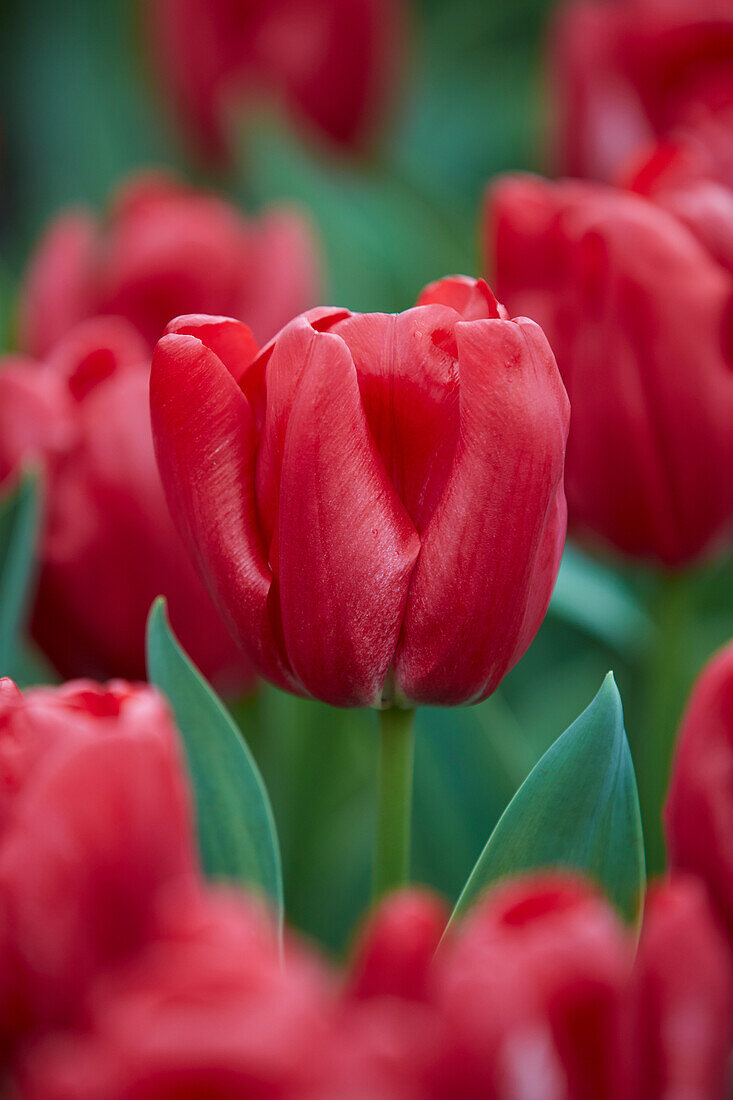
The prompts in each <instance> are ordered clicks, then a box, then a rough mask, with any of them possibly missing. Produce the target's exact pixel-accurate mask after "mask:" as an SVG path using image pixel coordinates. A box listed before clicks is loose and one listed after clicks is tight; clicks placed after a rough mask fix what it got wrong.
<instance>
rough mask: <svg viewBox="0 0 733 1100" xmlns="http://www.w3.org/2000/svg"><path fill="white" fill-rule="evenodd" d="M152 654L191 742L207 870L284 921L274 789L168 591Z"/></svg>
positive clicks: (151, 627)
mask: <svg viewBox="0 0 733 1100" xmlns="http://www.w3.org/2000/svg"><path fill="white" fill-rule="evenodd" d="M147 660H148V677H149V679H150V682H151V683H152V684H155V686H156V687H158V688H160V690H161V691H162V692H163V694H164V695H166V696H167V698H168V701H169V703H170V705H171V708H172V710H173V713H174V715H175V719H176V723H177V725H178V729H179V730H180V733H181V737H182V740H183V747H184V750H185V754H186V759H187V762H188V767H189V772H190V774H191V780H192V783H193V790H194V796H195V800H196V814H197V821H198V836H199V847H200V850H201V860H202V863H203V867H204V871H205V872H206V874H207V875H208V876H209V877H211V878H223V879H228V880H231V881H234V882H236V883H239V884H240V885H243V886H246V887H248V888H249V889H255V890H259V891H261V892H262V893H264V894H265V895H267V896H268V897H269V899H270V900H271V902H272V903H273V904H274V905H275V908H276V910H277V914H278V917H279V919H280V921H282V914H283V886H282V871H281V866H280V848H279V845H278V839H277V832H276V829H275V821H274V818H273V814H272V808H271V806H270V800H269V797H268V794H267V790H266V789H265V785H264V783H263V781H262V777H261V775H260V773H259V770H258V768H257V765H256V763H255V761H254V758H253V757H252V754H251V753H250V751H249V748H248V747H247V744H246V743H245V741H244V738H243V737H242V735H241V732H240V731H239V729H238V728H237V726H236V725H235V724H234V722H233V721H232V719H231V718H230V716H229V714H228V712H227V711H226V709H225V707H224V705H223V704H222V703H221V701H220V700H219V698H218V697H217V695H216V694H215V692H214V691H213V690H212V689H211V688H210V687H209V685H208V684H207V683H206V681H205V680H204V678H203V677H202V676H201V674H200V673H199V672H198V670H197V669H196V668H195V667H194V666H193V664H192V663H191V661H190V660H189V659H188V657H187V656H186V654H185V653H184V652H183V650H182V649H181V647H180V645H179V644H178V642H177V640H176V638H175V636H174V635H173V632H172V631H171V628H170V625H169V623H168V619H167V615H166V609H165V600H164V599H163V598H162V597H159V598H158V599H157V600H156V601H155V603H154V604H153V606H152V608H151V611H150V616H149V619H148V633H147Z"/></svg>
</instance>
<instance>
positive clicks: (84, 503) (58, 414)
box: [0, 317, 252, 688]
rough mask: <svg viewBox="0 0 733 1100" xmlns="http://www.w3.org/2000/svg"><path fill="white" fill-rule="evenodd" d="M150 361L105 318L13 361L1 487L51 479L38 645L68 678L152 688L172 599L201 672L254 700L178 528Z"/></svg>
mask: <svg viewBox="0 0 733 1100" xmlns="http://www.w3.org/2000/svg"><path fill="white" fill-rule="evenodd" d="M148 354H149V353H148V352H147V349H146V347H145V344H144V343H143V342H142V340H141V338H140V337H139V335H138V334H137V332H136V331H135V329H133V328H132V327H131V326H130V325H129V324H128V323H127V322H124V321H122V320H120V319H118V318H104V317H102V318H96V319H93V320H90V321H87V322H84V323H82V324H81V325H80V326H78V327H77V328H76V329H74V330H73V331H72V332H70V333H69V334H68V336H67V337H66V338H65V339H64V340H63V341H61V342H60V343H59V344H58V345H57V346H56V348H55V349H54V352H53V353H52V354H51V355H50V356H49V357H48V358H47V359H46V360H45V361H44V362H39V363H36V362H32V361H30V360H20V359H18V358H17V357H16V358H11V359H10V360H9V361H8V362H7V363H6V364H5V365H4V367H3V370H2V371H1V372H0V480H2V479H8V478H11V477H12V476H14V475H15V474H17V472H18V470H19V468H20V466H21V464H22V463H25V462H33V461H38V462H40V463H41V465H42V467H43V471H44V474H45V479H44V480H45V507H46V515H45V519H44V534H43V542H42V547H41V573H40V583H39V591H38V597H37V600H36V606H35V610H34V615H33V632H34V636H35V638H36V640H37V642H38V643H39V645H40V646H41V648H42V649H43V651H44V653H45V654H46V655H47V656H48V657H49V659H50V660H51V661H52V663H53V664H54V665H55V667H56V668H57V669H58V670H59V671H60V672H61V673H62V674H64V675H67V676H68V675H71V676H74V675H97V676H103V675H113V674H116V675H125V676H127V677H129V678H131V679H143V678H144V676H145V654H144V636H145V620H146V617H147V614H148V610H149V608H150V604H151V602H152V601H153V600H154V599H155V597H156V596H158V595H160V594H161V593H164V594H166V595H167V596H168V597H169V601H170V608H171V616H172V620H173V622H174V623H175V625H176V629H177V630H178V631H179V632H180V635H181V638H182V639H183V642H184V645H185V646H186V647H187V649H188V650H189V652H190V653H191V655H192V657H193V659H194V660H195V661H196V662H197V663H198V664H199V665H200V667H201V668H202V669H203V670H204V672H205V673H206V674H207V675H208V676H213V677H214V678H215V679H217V681H218V682H219V683H220V684H221V685H222V687H227V686H228V687H234V686H238V687H240V688H246V687H247V686H249V685H250V684H251V680H252V677H251V672H250V669H249V666H248V665H247V664H246V662H245V660H244V658H243V657H241V656H240V655H239V654H238V653H237V651H236V648H235V646H234V644H233V643H232V642H231V640H230V639H229V637H228V635H227V632H226V630H225V629H224V627H223V624H222V623H221V621H220V620H219V617H218V615H217V614H216V611H215V610H214V607H213V605H212V604H211V601H210V599H209V597H208V595H207V594H206V592H205V591H204V588H203V586H202V584H201V582H200V581H199V579H198V577H197V576H196V574H195V572H194V570H193V569H192V567H191V565H190V563H189V561H188V560H187V555H186V553H185V551H184V549H183V547H182V546H181V545H180V542H179V539H178V536H177V534H176V532H175V530H174V528H173V524H172V522H171V520H170V517H169V515H168V511H167V507H166V503H165V499H164V497H163V493H162V490H161V486H160V479H159V476H158V472H157V469H156V465H155V457H154V454H153V446H152V439H151V434H150V427H149V413H148V375H149V359H148ZM101 593H104V599H102V598H101V596H100V594H101Z"/></svg>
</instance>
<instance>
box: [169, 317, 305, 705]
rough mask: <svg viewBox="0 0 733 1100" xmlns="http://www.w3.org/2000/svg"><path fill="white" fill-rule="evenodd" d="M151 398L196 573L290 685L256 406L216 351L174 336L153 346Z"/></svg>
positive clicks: (251, 650) (264, 663) (268, 669)
mask: <svg viewBox="0 0 733 1100" xmlns="http://www.w3.org/2000/svg"><path fill="white" fill-rule="evenodd" d="M150 402H151V414H152V421H153V436H154V439H155V446H156V453H157V457H158V466H159V469H160V473H161V478H162V480H163V486H164V488H165V490H166V495H167V497H168V504H169V506H170V508H171V511H172V513H173V517H174V519H175V521H176V523H177V525H178V528H179V530H180V531H181V533H182V535H183V537H184V539H185V540H186V542H187V544H188V546H189V550H190V552H191V554H192V556H193V558H194V561H195V562H196V565H197V567H198V570H199V572H200V574H201V576H202V577H203V579H204V581H205V583H206V585H207V587H208V589H209V591H210V593H211V595H212V598H213V599H214V602H215V603H216V605H217V607H218V608H219V610H220V612H221V614H222V616H223V617H224V619H225V621H226V622H227V624H228V626H229V629H230V631H231V632H232V634H233V636H234V637H236V638H237V639H238V640H239V641H240V643H241V645H242V647H243V648H244V649H245V651H246V652H247V653H248V654H249V656H250V657H251V659H252V661H253V663H254V664H255V665H256V667H257V668H258V669H259V670H260V671H262V673H263V674H264V675H265V676H267V677H268V678H269V679H271V680H273V681H274V682H275V683H276V684H279V685H280V686H282V687H287V686H289V672H288V669H287V667H286V663H285V661H284V660H283V658H282V656H281V654H280V653H279V652H278V647H277V645H276V642H275V639H274V636H273V632H272V627H271V624H270V620H269V617H268V611H267V596H268V592H269V590H270V585H271V582H272V573H271V571H270V568H269V566H268V564H267V560H266V558H265V555H264V553H263V550H262V543H261V538H260V533H259V529H258V525H257V515H256V510H255V499H254V448H255V428H254V423H253V420H252V412H251V409H250V407H249V403H248V402H247V399H246V397H245V396H244V394H243V393H242V392H241V390H240V389H239V388H238V386H237V384H236V382H235V381H234V379H233V378H232V376H231V374H230V373H229V372H228V371H227V369H226V367H225V366H224V364H223V363H222V362H221V360H220V359H219V358H217V356H216V355H215V354H214V353H213V352H212V351H210V350H209V349H208V348H206V347H204V345H203V344H202V343H201V341H200V340H197V339H196V338H195V337H192V336H181V335H174V334H171V335H168V336H164V337H163V339H162V340H160V341H159V342H158V345H157V347H156V349H155V354H154V356H153V365H152V371H151V379H150Z"/></svg>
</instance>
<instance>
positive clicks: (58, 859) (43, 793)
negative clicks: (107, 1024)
mask: <svg viewBox="0 0 733 1100" xmlns="http://www.w3.org/2000/svg"><path fill="white" fill-rule="evenodd" d="M0 777H1V785H0V1047H3V1048H6V1047H8V1046H9V1045H10V1046H11V1047H12V1043H13V1041H15V1040H17V1039H18V1038H19V1037H21V1036H22V1035H24V1034H26V1033H29V1032H32V1031H34V1030H35V1029H38V1028H41V1029H42V1028H46V1027H48V1026H50V1025H52V1024H54V1025H56V1026H61V1027H64V1026H68V1025H70V1024H72V1023H73V1022H74V1021H75V1020H77V1019H79V1018H80V1017H81V1016H82V1015H83V998H84V995H85V993H86V989H87V986H88V984H89V983H90V982H91V981H92V980H93V979H94V977H95V975H96V974H97V973H98V972H99V971H100V970H102V969H105V968H107V967H110V966H114V965H116V964H117V963H119V962H121V961H123V960H124V959H125V958H127V957H129V956H130V955H132V954H133V953H134V952H135V951H136V950H137V949H139V947H140V946H141V945H142V944H144V943H145V942H146V940H147V937H148V935H149V934H150V929H151V927H152V924H153V915H154V909H155V904H156V898H157V896H158V894H159V892H160V891H161V890H163V889H164V888H167V887H168V886H172V885H173V884H176V883H177V884H183V883H185V882H188V881H190V880H192V878H193V876H194V875H195V874H196V860H195V855H194V847H193V837H192V828H191V813H190V807H189V798H188V792H187V789H186V783H185V780H184V775H183V769H182V766H181V762H180V760H179V755H178V747H177V744H176V737H175V731H174V728H173V726H172V723H171V720H170V718H169V715H168V710H167V708H166V706H165V705H164V703H163V700H162V699H161V698H160V697H159V696H158V695H157V693H156V692H154V691H153V690H152V689H150V688H147V687H144V686H139V687H136V686H132V685H130V684H126V683H123V682H122V681H115V682H113V683H110V684H109V685H108V686H107V687H102V686H100V685H97V684H93V683H90V682H86V681H77V682H75V683H70V684H67V685H65V686H64V687H62V688H34V689H32V690H30V691H28V692H26V693H25V695H22V694H21V693H20V691H18V689H17V688H16V687H15V685H14V684H12V683H11V681H9V680H0Z"/></svg>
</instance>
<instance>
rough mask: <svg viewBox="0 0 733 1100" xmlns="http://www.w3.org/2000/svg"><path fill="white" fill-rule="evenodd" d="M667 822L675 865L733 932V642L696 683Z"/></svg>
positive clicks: (679, 749) (681, 736)
mask: <svg viewBox="0 0 733 1100" xmlns="http://www.w3.org/2000/svg"><path fill="white" fill-rule="evenodd" d="M665 822H666V832H667V843H668V846H669V859H670V864H671V866H672V867H673V868H674V869H675V870H679V871H685V872H687V873H688V874H691V875H696V876H697V877H698V878H700V879H702V881H703V882H704V883H705V885H706V886H707V888H708V891H709V893H710V896H711V897H712V898H713V900H714V902H715V904H716V906H717V908H718V911H719V913H720V915H721V917H722V919H723V921H724V922H725V924H726V927H727V930H728V935H729V936H730V937H733V644H731V645H728V646H727V647H726V648H725V649H723V650H722V651H721V652H720V653H719V654H718V655H717V656H716V657H715V658H713V660H712V661H711V662H710V663H709V664H708V665H707V667H706V668H705V669H704V670H703V672H702V674H701V676H700V678H699V679H698V681H697V684H696V685H695V688H694V689H693V692H692V696H691V698H690V702H689V705H688V708H687V712H686V714H685V716H684V718H683V721H682V726H681V728H680V732H679V736H678V742H677V752H676V756H675V760H674V767H673V771H672V779H671V782H670V786H669V794H668V796H667V804H666V807H665Z"/></svg>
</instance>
